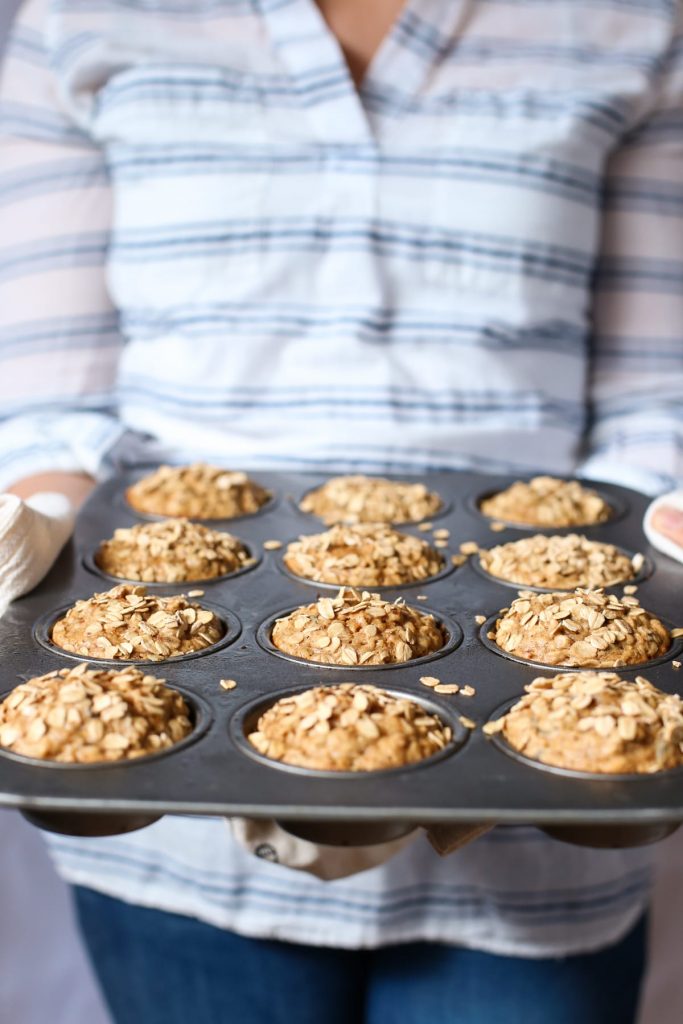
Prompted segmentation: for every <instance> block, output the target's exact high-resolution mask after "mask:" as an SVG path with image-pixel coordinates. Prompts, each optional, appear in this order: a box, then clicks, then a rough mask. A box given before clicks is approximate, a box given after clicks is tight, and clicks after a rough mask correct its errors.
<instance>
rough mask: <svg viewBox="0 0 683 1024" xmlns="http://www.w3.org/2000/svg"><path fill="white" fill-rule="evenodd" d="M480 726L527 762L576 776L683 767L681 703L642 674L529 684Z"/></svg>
mask: <svg viewBox="0 0 683 1024" xmlns="http://www.w3.org/2000/svg"><path fill="white" fill-rule="evenodd" d="M524 689H525V690H526V691H527V692H526V694H525V695H524V696H523V697H522V698H521V700H519V701H518V702H517V703H516V704H515V705H514V707H512V708H511V709H510V711H508V713H507V714H506V715H504V716H503V717H502V718H498V719H496V720H495V721H493V722H488V723H487V724H486V725H485V726H484V732H485V733H486V734H487V735H493V734H494V733H502V735H503V736H504V737H505V739H506V740H507V741H508V743H509V744H510V745H511V746H512V747H514V748H515V750H518V751H520V753H523V754H524V755H525V756H526V757H530V758H533V759H534V760H536V761H541V762H543V763H544V764H551V765H556V766H557V767H559V768H569V769H572V770H574V771H580V772H605V773H608V772H618V773H629V772H658V771H664V770H666V769H667V768H675V767H676V766H677V765H680V764H683V701H681V698H680V697H679V696H678V695H677V694H668V693H663V692H662V691H661V690H658V689H657V688H656V687H655V686H653V685H652V683H650V682H648V680H647V679H644V678H643V677H642V676H636V679H635V681H634V682H631V681H630V680H626V679H620V678H619V676H618V675H617V674H616V673H614V672H567V673H563V674H562V675H557V676H553V677H552V678H551V679H545V678H539V679H534V681H533V682H532V683H529V685H528V686H525V688H524Z"/></svg>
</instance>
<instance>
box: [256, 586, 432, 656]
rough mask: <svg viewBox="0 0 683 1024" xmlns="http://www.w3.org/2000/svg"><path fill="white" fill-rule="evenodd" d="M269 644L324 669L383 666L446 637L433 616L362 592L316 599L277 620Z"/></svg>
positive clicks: (399, 600)
mask: <svg viewBox="0 0 683 1024" xmlns="http://www.w3.org/2000/svg"><path fill="white" fill-rule="evenodd" d="M271 640H272V643H273V644H274V646H275V647H277V648H278V649H279V650H281V651H284V652H285V653H286V654H292V655H295V656H296V657H298V658H305V659H306V660H308V661H317V662H322V663H323V664H326V665H350V666H353V665H388V664H391V663H397V662H404V661H410V660H411V659H412V658H421V657H422V656H423V655H425V654H431V653H432V652H433V651H438V650H439V649H440V648H441V647H443V645H444V644H445V642H446V635H445V632H444V630H443V628H442V627H441V625H440V624H439V623H438V622H437V621H436V619H435V618H434V616H433V615H425V614H423V613H421V612H418V611H416V610H415V609H413V608H408V607H407V606H406V604H405V602H404V601H403V599H402V598H397V600H395V601H385V600H383V599H382V598H381V597H380V595H379V594H370V593H368V592H367V591H366V590H364V591H362V592H361V593H359V592H358V591H356V590H346V589H344V588H343V587H342V589H341V590H340V591H339V593H338V594H337V596H336V597H321V598H319V600H318V601H317V602H315V603H313V604H308V605H303V606H302V607H301V608H297V609H296V610H295V611H293V612H291V613H290V614H289V615H286V616H285V617H284V618H282V619H278V620H277V622H276V623H275V625H274V626H273V631H272V635H271Z"/></svg>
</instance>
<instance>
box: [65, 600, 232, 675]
mask: <svg viewBox="0 0 683 1024" xmlns="http://www.w3.org/2000/svg"><path fill="white" fill-rule="evenodd" d="M222 636H223V626H222V623H221V622H220V620H219V619H218V618H217V616H216V615H214V613H213V612H212V611H209V609H208V608H202V607H201V605H198V604H193V603H192V602H191V601H188V599H187V598H186V597H185V596H184V595H177V596H175V597H157V596H155V595H154V594H148V593H147V588H146V587H143V586H135V585H134V584H130V583H122V584H120V585H119V586H118V587H114V588H113V589H112V590H108V591H105V592H104V593H102V594H93V596H92V597H90V598H88V599H87V600H85V601H77V602H76V604H75V605H73V607H71V608H70V609H69V611H68V612H67V613H66V615H65V616H64V617H63V618H62V619H59V620H58V621H57V622H56V623H55V625H54V626H53V629H52V641H53V643H55V644H56V645H57V646H58V647H61V648H63V649H64V650H65V651H71V652H72V653H73V654H80V655H83V657H86V658H112V659H117V658H119V659H120V658H123V659H128V660H132V661H136V660H138V659H140V660H143V659H144V660H146V661H162V660H163V659H164V658H174V657H177V656H178V655H180V654H189V653H190V652H192V651H201V650H203V649H204V648H205V647H210V646H211V644H215V643H216V642H217V641H218V640H220V638H221V637H222Z"/></svg>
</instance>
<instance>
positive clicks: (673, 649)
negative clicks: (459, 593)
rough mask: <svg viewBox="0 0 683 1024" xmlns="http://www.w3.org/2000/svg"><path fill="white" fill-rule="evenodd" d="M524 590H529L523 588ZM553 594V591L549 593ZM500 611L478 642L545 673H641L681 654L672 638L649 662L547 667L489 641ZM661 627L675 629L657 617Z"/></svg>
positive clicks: (682, 647) (682, 640)
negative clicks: (586, 671)
mask: <svg viewBox="0 0 683 1024" xmlns="http://www.w3.org/2000/svg"><path fill="white" fill-rule="evenodd" d="M524 589H525V590H527V589H531V588H527V587H525V588H524ZM551 593H555V591H551ZM500 614H501V613H500V611H497V612H494V614H493V615H490V616H489V617H488V619H487V620H486V622H485V623H484V624H483V625H482V626H481V627H480V629H479V640H480V642H481V643H482V644H483V645H484V647H486V648H487V650H489V651H492V652H493V654H497V655H498V656H499V657H500V658H506V659H507V660H508V661H515V662H517V663H518V664H519V665H529V667H530V668H540V669H545V670H546V671H553V672H580V671H582V670H583V669H595V670H596V671H598V672H609V671H620V672H629V671H630V670H631V669H635V670H638V671H641V670H642V669H646V668H650V667H651V666H654V665H663V664H665V663H666V662H667V661H672V660H674V659H675V658H677V657H678V656H679V654H681V652H682V651H683V637H674V638H673V639H672V641H671V644H670V646H669V649H668V651H666V653H665V654H661V655H660V656H659V657H658V658H650V659H649V661H638V662H633V663H632V664H628V665H597V666H596V665H548V664H547V663H546V662H544V661H531V660H530V659H529V658H521V657H520V656H519V655H518V654H510V652H509V651H504V650H503V648H502V647H499V646H498V644H497V643H496V642H495V640H490V639H489V637H488V635H487V634H488V633H490V632H492V631H493V629H494V628H495V625H496V622H497V621H498V619H499V618H500ZM657 618H658V619H659V621H660V622H661V623H662V625H664V626H666V628H667V629H668V630H669V632H671V631H672V630H673V629H675V626H674V624H673V623H672V622H669V621H668V620H667V619H663V618H661V617H660V616H657Z"/></svg>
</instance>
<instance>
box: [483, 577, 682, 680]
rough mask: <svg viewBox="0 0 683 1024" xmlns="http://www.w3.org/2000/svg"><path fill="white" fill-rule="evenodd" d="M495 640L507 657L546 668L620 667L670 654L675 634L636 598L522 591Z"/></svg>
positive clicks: (583, 592)
mask: <svg viewBox="0 0 683 1024" xmlns="http://www.w3.org/2000/svg"><path fill="white" fill-rule="evenodd" d="M492 634H493V635H492V639H493V640H494V641H495V643H496V644H497V645H498V646H499V647H500V648H501V649H502V650H504V651H507V652H508V654H514V655H516V656H517V657H519V658H528V659H530V660H531V661H538V662H541V663H542V664H544V665H569V666H572V667H577V668H600V667H602V668H618V667H619V666H622V665H638V664H640V663H642V662H644V661H649V660H650V659H651V658H658V657H660V656H661V655H663V654H666V652H667V650H668V649H669V647H670V646H671V634H670V633H669V631H668V629H667V628H666V626H664V624H663V623H661V622H660V621H659V619H657V618H656V617H655V616H654V615H652V614H651V613H650V612H648V611H646V610H645V609H644V608H641V606H640V603H639V601H638V599H637V598H635V597H624V598H621V599H619V598H618V597H617V596H616V595H614V594H605V593H604V592H603V591H602V590H576V591H574V592H573V593H571V594H566V593H553V594H537V593H533V592H531V591H520V595H519V597H518V598H517V600H515V601H513V602H512V604H511V605H510V607H509V608H508V609H506V610H504V612H503V614H501V617H500V618H499V619H498V621H497V622H496V625H495V627H494V629H493V631H492Z"/></svg>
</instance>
